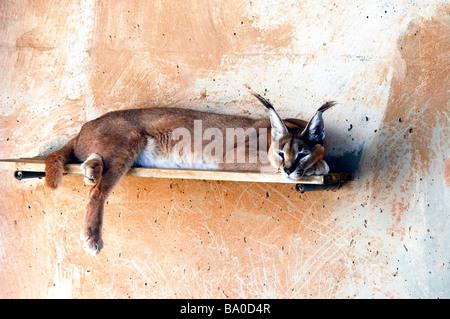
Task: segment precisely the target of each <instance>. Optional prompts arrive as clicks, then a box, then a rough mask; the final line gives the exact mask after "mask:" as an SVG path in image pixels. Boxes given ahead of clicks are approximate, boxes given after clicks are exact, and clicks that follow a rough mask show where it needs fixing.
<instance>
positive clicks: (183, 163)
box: [133, 139, 218, 169]
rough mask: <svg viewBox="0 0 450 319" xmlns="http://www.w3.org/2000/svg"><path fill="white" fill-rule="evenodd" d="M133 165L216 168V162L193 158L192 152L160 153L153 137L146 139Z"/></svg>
mask: <svg viewBox="0 0 450 319" xmlns="http://www.w3.org/2000/svg"><path fill="white" fill-rule="evenodd" d="M133 166H140V167H157V168H185V169H217V168H218V165H217V164H216V163H205V162H204V160H203V159H202V158H198V159H197V158H195V156H194V154H191V155H184V156H180V155H179V154H175V152H170V153H169V154H161V152H160V151H159V150H158V147H157V145H156V143H155V141H154V140H153V139H148V141H147V145H146V146H145V148H144V150H143V151H142V152H141V153H140V154H139V155H138V157H137V158H136V160H135V161H134V163H133Z"/></svg>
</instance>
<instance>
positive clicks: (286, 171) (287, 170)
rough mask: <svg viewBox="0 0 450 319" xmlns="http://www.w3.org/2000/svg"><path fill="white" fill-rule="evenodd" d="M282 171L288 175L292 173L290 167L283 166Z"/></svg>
mask: <svg viewBox="0 0 450 319" xmlns="http://www.w3.org/2000/svg"><path fill="white" fill-rule="evenodd" d="M284 172H285V173H286V174H288V175H289V174H291V173H292V171H291V168H290V167H285V168H284Z"/></svg>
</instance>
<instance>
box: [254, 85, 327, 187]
mask: <svg viewBox="0 0 450 319" xmlns="http://www.w3.org/2000/svg"><path fill="white" fill-rule="evenodd" d="M252 94H253V95H254V96H255V97H256V98H258V99H259V100H260V101H261V102H262V103H263V104H264V105H265V106H266V107H267V108H268V109H269V111H270V124H271V135H272V142H271V144H270V147H269V150H268V154H267V157H268V159H269V162H270V164H271V165H272V166H273V167H274V168H276V169H278V170H279V171H281V173H282V174H283V176H284V177H286V178H287V179H289V180H298V179H299V178H300V177H302V176H303V175H305V173H306V175H310V174H309V173H308V172H310V171H313V174H321V172H322V173H323V174H326V173H327V172H328V166H327V165H326V163H325V161H323V160H322V159H323V157H324V155H325V145H324V138H325V133H324V124H323V117H322V113H323V112H324V111H326V110H327V109H329V108H330V107H332V106H333V105H335V104H336V103H335V102H327V103H325V104H324V105H322V106H321V107H320V108H319V109H318V110H317V112H316V113H315V114H314V116H313V117H312V118H311V120H310V121H309V123H308V124H307V125H306V127H305V128H288V127H287V126H286V124H285V123H284V122H283V120H282V119H281V118H280V116H279V115H278V113H277V112H276V111H275V109H274V107H273V106H272V104H270V103H269V102H268V101H267V100H265V99H264V98H263V97H261V96H260V95H259V94H256V93H252ZM319 161H320V165H318V166H323V165H324V166H326V167H325V169H324V170H322V171H320V169H316V167H314V165H315V164H317V163H318V162H319Z"/></svg>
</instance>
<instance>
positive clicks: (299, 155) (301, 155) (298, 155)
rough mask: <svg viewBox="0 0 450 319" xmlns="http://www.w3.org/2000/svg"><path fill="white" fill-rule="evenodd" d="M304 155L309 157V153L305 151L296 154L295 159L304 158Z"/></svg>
mask: <svg viewBox="0 0 450 319" xmlns="http://www.w3.org/2000/svg"><path fill="white" fill-rule="evenodd" d="M306 155H309V153H308V152H306V151H300V152H297V155H296V156H295V158H296V159H297V158H300V157H305V156H306Z"/></svg>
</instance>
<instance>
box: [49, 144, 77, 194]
mask: <svg viewBox="0 0 450 319" xmlns="http://www.w3.org/2000/svg"><path fill="white" fill-rule="evenodd" d="M76 142H77V138H76V137H75V138H73V139H71V140H70V141H69V142H68V143H67V144H66V145H65V146H64V147H63V148H62V149H60V150H58V151H56V152H53V153H51V154H50V155H49V156H47V158H46V159H45V184H46V185H47V186H48V187H50V188H58V187H59V186H60V185H61V183H62V177H63V173H64V165H66V164H67V163H68V162H69V161H70V159H71V158H72V156H73V150H74V148H75V145H76Z"/></svg>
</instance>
